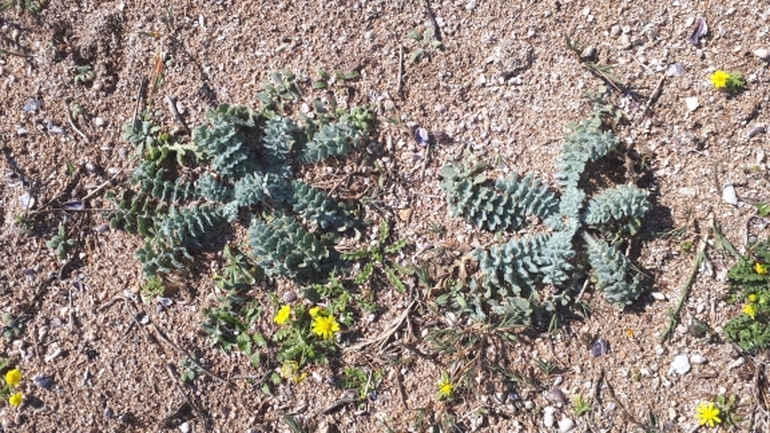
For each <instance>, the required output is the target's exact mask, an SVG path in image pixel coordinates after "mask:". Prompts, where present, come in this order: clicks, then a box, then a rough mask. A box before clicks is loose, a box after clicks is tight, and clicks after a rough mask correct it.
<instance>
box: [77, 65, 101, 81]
mask: <svg viewBox="0 0 770 433" xmlns="http://www.w3.org/2000/svg"><path fill="white" fill-rule="evenodd" d="M72 73H73V74H74V75H75V84H82V85H85V84H88V83H90V82H92V81H94V79H96V71H94V68H93V67H92V66H91V65H84V66H75V67H73V68H72Z"/></svg>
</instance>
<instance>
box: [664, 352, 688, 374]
mask: <svg viewBox="0 0 770 433" xmlns="http://www.w3.org/2000/svg"><path fill="white" fill-rule="evenodd" d="M689 371H690V360H689V359H687V355H684V354H682V355H676V356H675V357H674V359H673V360H672V361H671V366H670V367H669V368H668V374H669V376H670V375H672V374H676V375H679V376H682V375H685V374H687V373H688V372H689Z"/></svg>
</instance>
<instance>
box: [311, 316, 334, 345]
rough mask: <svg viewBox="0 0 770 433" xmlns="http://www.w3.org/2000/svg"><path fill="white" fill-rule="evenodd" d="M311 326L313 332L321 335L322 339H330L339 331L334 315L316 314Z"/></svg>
mask: <svg viewBox="0 0 770 433" xmlns="http://www.w3.org/2000/svg"><path fill="white" fill-rule="evenodd" d="M311 326H312V331H313V334H316V335H319V336H321V338H323V339H324V340H331V339H332V338H334V334H335V333H336V332H340V324H339V323H337V319H335V318H334V316H328V317H324V316H321V315H317V316H316V317H315V318H314V319H313V323H312V325H311Z"/></svg>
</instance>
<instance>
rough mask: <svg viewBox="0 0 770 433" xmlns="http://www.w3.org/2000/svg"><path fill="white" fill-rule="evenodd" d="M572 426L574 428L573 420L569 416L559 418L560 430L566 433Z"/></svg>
mask: <svg viewBox="0 0 770 433" xmlns="http://www.w3.org/2000/svg"><path fill="white" fill-rule="evenodd" d="M573 428H575V421H572V420H571V419H569V418H562V419H560V420H559V431H560V432H563V433H567V432H568V431H572V429H573Z"/></svg>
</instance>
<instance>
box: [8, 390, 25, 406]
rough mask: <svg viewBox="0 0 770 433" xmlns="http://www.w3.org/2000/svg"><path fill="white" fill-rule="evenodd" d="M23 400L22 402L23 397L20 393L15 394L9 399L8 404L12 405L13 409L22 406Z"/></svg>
mask: <svg viewBox="0 0 770 433" xmlns="http://www.w3.org/2000/svg"><path fill="white" fill-rule="evenodd" d="M21 400H22V395H21V393H20V392H17V393H16V394H13V395H12V396H11V397H10V398H9V399H8V404H10V405H11V406H13V407H18V406H19V405H20V404H21Z"/></svg>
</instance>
